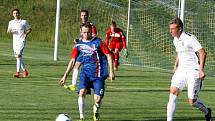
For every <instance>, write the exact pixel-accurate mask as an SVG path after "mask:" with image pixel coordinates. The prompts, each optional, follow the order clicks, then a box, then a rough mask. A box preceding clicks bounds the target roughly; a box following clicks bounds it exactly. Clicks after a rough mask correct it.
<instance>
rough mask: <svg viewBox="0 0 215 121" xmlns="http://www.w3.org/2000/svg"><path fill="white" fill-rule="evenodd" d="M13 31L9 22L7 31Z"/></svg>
mask: <svg viewBox="0 0 215 121" xmlns="http://www.w3.org/2000/svg"><path fill="white" fill-rule="evenodd" d="M11 32H12V27H11V24H10V22H9V24H8V28H7V33H11Z"/></svg>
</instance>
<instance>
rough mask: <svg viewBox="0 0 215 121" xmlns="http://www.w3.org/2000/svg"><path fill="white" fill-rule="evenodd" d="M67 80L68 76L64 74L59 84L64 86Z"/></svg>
mask: <svg viewBox="0 0 215 121" xmlns="http://www.w3.org/2000/svg"><path fill="white" fill-rule="evenodd" d="M65 82H66V76H63V77H62V78H61V79H60V80H59V82H58V84H59V85H60V86H63V85H64V84H65Z"/></svg>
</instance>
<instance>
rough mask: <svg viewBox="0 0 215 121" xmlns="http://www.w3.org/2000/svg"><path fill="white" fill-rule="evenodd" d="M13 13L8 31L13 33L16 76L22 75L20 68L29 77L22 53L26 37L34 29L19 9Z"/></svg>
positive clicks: (24, 75)
mask: <svg viewBox="0 0 215 121" xmlns="http://www.w3.org/2000/svg"><path fill="white" fill-rule="evenodd" d="M12 15H13V17H14V19H13V20H11V21H9V24H8V29H7V33H12V34H13V51H14V55H15V57H16V73H15V75H14V77H16V78H19V77H20V68H22V70H23V77H27V76H28V75H29V73H28V71H27V70H26V68H25V65H24V62H23V58H22V54H23V51H24V48H25V39H26V37H27V35H28V34H29V33H30V32H31V30H32V29H31V27H30V25H29V24H28V22H27V21H26V20H22V19H21V18H20V11H19V9H13V10H12Z"/></svg>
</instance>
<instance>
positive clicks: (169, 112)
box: [167, 93, 177, 121]
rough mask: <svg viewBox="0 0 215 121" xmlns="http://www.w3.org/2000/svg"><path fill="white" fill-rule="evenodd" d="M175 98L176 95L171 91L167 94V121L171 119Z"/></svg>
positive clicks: (171, 120)
mask: <svg viewBox="0 0 215 121" xmlns="http://www.w3.org/2000/svg"><path fill="white" fill-rule="evenodd" d="M176 98H177V96H176V95H174V94H172V93H170V94H169V102H168V104H167V121H173V115H174V112H175V108H176Z"/></svg>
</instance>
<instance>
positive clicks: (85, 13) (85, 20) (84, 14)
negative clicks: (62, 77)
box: [64, 10, 97, 91]
mask: <svg viewBox="0 0 215 121" xmlns="http://www.w3.org/2000/svg"><path fill="white" fill-rule="evenodd" d="M80 17H81V23H82V24H85V23H86V24H89V25H90V28H91V32H92V36H93V37H95V36H96V34H97V30H96V27H95V25H94V24H93V23H92V22H90V21H89V12H88V11H87V10H81V14H80ZM82 24H81V25H80V37H79V38H78V39H75V40H74V44H76V43H78V41H79V40H81V39H82V35H81V27H82ZM80 67H81V60H80V59H77V60H76V63H75V66H74V68H73V73H72V84H71V85H68V86H67V85H64V88H66V89H69V90H70V91H75V89H76V88H75V86H76V82H77V79H78V70H79V68H80Z"/></svg>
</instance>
